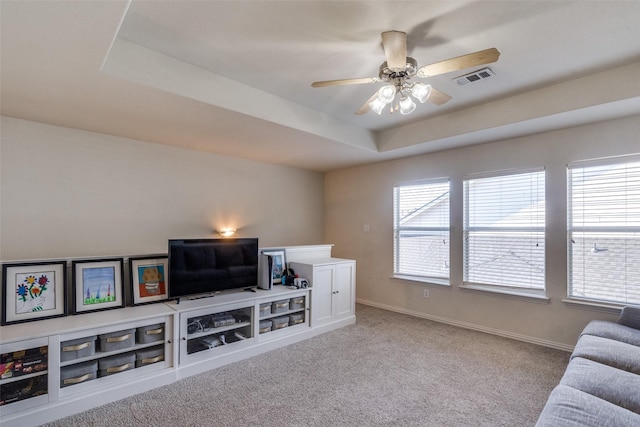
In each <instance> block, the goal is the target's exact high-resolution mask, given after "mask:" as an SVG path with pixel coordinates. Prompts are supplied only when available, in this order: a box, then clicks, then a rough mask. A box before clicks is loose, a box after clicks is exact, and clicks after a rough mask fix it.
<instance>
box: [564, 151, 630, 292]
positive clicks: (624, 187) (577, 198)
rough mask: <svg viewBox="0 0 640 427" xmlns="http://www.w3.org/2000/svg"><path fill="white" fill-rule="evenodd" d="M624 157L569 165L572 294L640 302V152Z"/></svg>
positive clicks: (569, 251) (570, 275) (569, 247)
mask: <svg viewBox="0 0 640 427" xmlns="http://www.w3.org/2000/svg"><path fill="white" fill-rule="evenodd" d="M625 160H626V162H625V161H621V160H620V159H619V158H618V159H617V160H611V159H609V160H604V161H590V162H576V163H572V164H569V165H568V209H567V210H568V219H567V226H568V260H569V271H568V275H569V277H568V281H569V286H568V294H569V297H571V298H578V299H588V300H596V301H604V302H611V303H619V304H627V303H630V304H640V156H635V157H628V158H626V159H625ZM614 162H615V163H614Z"/></svg>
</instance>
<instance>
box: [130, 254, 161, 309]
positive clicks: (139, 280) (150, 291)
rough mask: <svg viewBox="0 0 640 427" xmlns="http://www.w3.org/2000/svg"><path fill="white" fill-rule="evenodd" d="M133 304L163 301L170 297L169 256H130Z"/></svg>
mask: <svg viewBox="0 0 640 427" xmlns="http://www.w3.org/2000/svg"><path fill="white" fill-rule="evenodd" d="M129 272H130V276H131V289H132V295H133V305H139V304H146V303H149V302H157V301H163V300H166V299H167V298H168V294H167V291H168V289H167V288H168V281H169V259H168V257H166V256H164V257H155V258H148V257H136V258H129Z"/></svg>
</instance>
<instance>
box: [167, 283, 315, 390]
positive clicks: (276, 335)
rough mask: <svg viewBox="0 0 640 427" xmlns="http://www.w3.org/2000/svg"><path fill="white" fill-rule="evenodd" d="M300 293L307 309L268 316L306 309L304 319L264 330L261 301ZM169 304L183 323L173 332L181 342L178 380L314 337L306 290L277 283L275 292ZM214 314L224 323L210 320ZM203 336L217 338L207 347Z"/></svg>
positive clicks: (231, 294) (229, 293)
mask: <svg viewBox="0 0 640 427" xmlns="http://www.w3.org/2000/svg"><path fill="white" fill-rule="evenodd" d="M299 297H302V298H303V299H304V307H302V308H296V309H287V310H286V311H283V312H281V313H273V314H269V316H268V318H269V319H273V318H277V317H284V316H289V315H293V314H301V313H302V314H303V316H302V318H303V319H304V320H303V321H302V322H300V323H299V324H295V325H292V326H289V325H287V327H285V328H281V329H278V330H274V331H270V332H268V333H263V334H261V333H260V330H259V325H260V314H259V310H260V305H261V304H266V303H273V302H276V301H282V300H290V299H291V298H299ZM167 305H168V306H169V307H171V308H172V309H173V310H175V311H176V313H177V319H178V322H179V326H178V327H177V328H176V334H175V336H174V339H175V341H176V343H177V344H176V346H177V348H176V350H175V351H176V354H179V358H178V367H177V370H178V374H177V375H178V378H184V377H187V376H191V375H195V374H198V373H200V372H204V371H207V370H210V369H213V368H216V367H218V366H222V365H225V364H227V363H231V362H235V361H237V360H241V359H244V358H247V357H251V356H255V355H257V354H260V353H263V352H265V351H269V350H272V349H274V348H277V347H280V346H283V345H287V344H290V343H293V342H296V341H300V340H302V339H306V338H308V337H309V336H310V327H309V321H308V311H309V296H308V290H307V289H299V290H298V289H290V288H288V287H285V286H280V285H277V286H274V287H273V289H271V290H263V289H256V290H255V291H254V292H246V291H224V292H221V293H219V294H215V296H213V297H209V298H201V299H194V300H185V299H182V300H181V301H180V303H176V302H168V303H167ZM225 317H226V318H227V319H229V318H232V319H233V322H231V321H230V322H229V324H225V322H224V319H225ZM215 318H218V319H221V325H220V326H216V325H215V324H212V323H211V322H212V321H213V320H214V319H215ZM262 320H265V319H262ZM198 322H199V325H198ZM190 326H191V329H190ZM236 332H238V333H239V334H241V335H242V336H244V339H242V338H239V337H237V336H236V335H235V333H236ZM221 335H225V340H224V342H225V343H226V344H223V343H220V342H218V341H216V339H219V337H220V336H221ZM203 338H204V339H208V341H207V342H209V341H211V342H213V345H210V346H209V348H203V347H204V345H202V347H201V343H200V342H199V341H201V340H202V339H203Z"/></svg>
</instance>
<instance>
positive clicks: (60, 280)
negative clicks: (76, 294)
mask: <svg viewBox="0 0 640 427" xmlns="http://www.w3.org/2000/svg"><path fill="white" fill-rule="evenodd" d="M66 272H67V262H66V261H55V262H34V263H21V264H4V265H3V266H2V301H3V307H2V324H3V325H9V324H12V323H20V322H30V321H35V320H42V319H49V318H52V317H61V316H66V315H67V292H66V280H65V279H66Z"/></svg>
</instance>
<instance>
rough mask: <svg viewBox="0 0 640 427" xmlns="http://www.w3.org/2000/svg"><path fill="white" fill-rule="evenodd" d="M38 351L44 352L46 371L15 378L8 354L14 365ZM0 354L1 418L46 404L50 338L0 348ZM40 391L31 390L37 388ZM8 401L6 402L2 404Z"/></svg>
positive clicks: (48, 384)
mask: <svg viewBox="0 0 640 427" xmlns="http://www.w3.org/2000/svg"><path fill="white" fill-rule="evenodd" d="M40 348H45V349H46V352H47V354H46V356H44V361H45V363H46V364H47V367H46V369H41V370H37V371H35V372H33V373H29V374H23V375H18V374H16V373H15V369H16V366H15V363H13V362H8V359H9V357H10V355H11V358H13V354H14V353H15V355H16V356H17V357H16V360H18V362H17V363H21V362H20V361H21V360H24V358H23V357H24V356H26V355H27V354H29V353H33V352H32V351H29V350H36V349H40ZM0 353H2V355H3V356H4V357H3V358H4V359H5V360H3V365H2V367H3V370H2V378H1V379H0V395H1V396H0V401H2V405H1V406H0V416H4V415H8V414H12V413H14V412H18V411H23V410H25V409H29V408H33V407H37V406H40V405H43V404H46V403H47V402H49V388H50V378H49V366H48V364H49V338H48V337H42V338H34V339H29V340H25V341H18V342H13V343H9V344H5V345H2V346H0ZM38 386H40V388H39V389H35V390H34V389H33V387H38ZM5 401H7V402H8V403H5Z"/></svg>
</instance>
